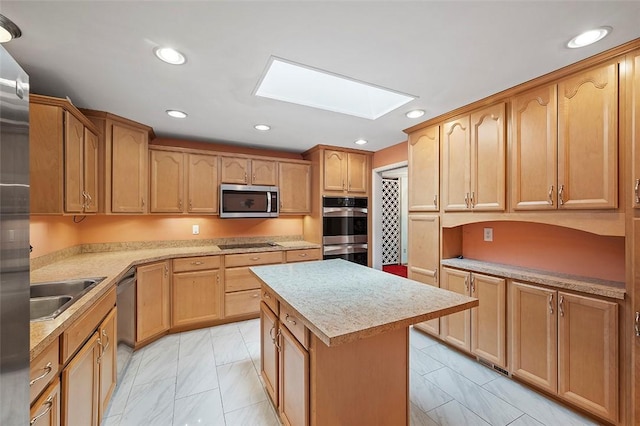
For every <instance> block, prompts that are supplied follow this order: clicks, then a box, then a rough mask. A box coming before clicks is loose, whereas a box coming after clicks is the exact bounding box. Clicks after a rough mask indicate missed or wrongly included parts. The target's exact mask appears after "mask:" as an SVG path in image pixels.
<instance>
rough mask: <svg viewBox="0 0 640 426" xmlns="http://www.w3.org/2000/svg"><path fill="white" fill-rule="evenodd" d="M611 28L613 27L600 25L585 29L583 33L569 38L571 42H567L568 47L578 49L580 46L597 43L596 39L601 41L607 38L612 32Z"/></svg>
mask: <svg viewBox="0 0 640 426" xmlns="http://www.w3.org/2000/svg"><path fill="white" fill-rule="evenodd" d="M611 30H612V28H611V27H600V28H596V29H593V30H589V31H585V32H583V33H582V34H580V35H577V36H575V37H574V38H572V39H571V40H569V43H567V47H568V48H570V49H577V48H579V47H584V46H588V45H590V44H593V43H595V42H596V41H600V40H602V39H603V38H605V37H606V36H607V35H608V34H609V33H610V32H611Z"/></svg>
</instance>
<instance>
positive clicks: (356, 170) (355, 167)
mask: <svg viewBox="0 0 640 426" xmlns="http://www.w3.org/2000/svg"><path fill="white" fill-rule="evenodd" d="M368 159H369V157H368V156H367V155H365V154H357V153H354V152H349V153H347V191H349V192H360V193H366V192H367V186H368V185H367V182H368V180H369V167H368V166H369V164H368Z"/></svg>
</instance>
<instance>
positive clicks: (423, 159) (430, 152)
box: [408, 126, 440, 211]
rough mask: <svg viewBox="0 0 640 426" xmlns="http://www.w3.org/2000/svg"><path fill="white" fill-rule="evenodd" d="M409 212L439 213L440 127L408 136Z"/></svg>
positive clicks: (429, 128)
mask: <svg viewBox="0 0 640 426" xmlns="http://www.w3.org/2000/svg"><path fill="white" fill-rule="evenodd" d="M408 145H409V153H408V157H409V211H438V210H439V201H440V200H439V198H440V126H431V127H427V128H426V129H422V130H418V131H416V132H414V133H411V134H410V135H409V144H408Z"/></svg>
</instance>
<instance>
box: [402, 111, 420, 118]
mask: <svg viewBox="0 0 640 426" xmlns="http://www.w3.org/2000/svg"><path fill="white" fill-rule="evenodd" d="M405 115H406V116H407V117H408V118H420V117H422V116H423V115H424V110H423V109H414V110H411V111H409V112H408V113H406V114H405Z"/></svg>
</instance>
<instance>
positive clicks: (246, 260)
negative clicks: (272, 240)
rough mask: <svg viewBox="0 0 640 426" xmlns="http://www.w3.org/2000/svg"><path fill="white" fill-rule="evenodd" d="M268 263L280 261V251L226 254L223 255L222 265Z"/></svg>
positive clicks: (230, 266) (228, 266)
mask: <svg viewBox="0 0 640 426" xmlns="http://www.w3.org/2000/svg"><path fill="white" fill-rule="evenodd" d="M269 263H282V252H281V251H263V252H259V253H244V254H227V255H226V256H225V257H224V266H225V267H227V268H232V267H234V266H254V265H268V264H269Z"/></svg>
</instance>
